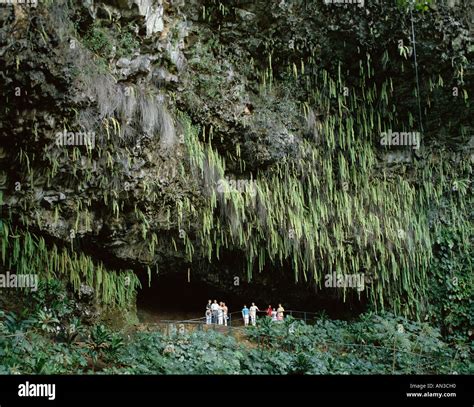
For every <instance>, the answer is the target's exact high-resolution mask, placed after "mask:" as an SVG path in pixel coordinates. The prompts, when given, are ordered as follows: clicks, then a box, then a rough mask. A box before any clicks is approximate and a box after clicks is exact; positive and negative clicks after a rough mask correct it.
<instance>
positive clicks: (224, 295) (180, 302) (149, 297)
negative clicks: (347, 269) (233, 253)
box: [137, 267, 367, 323]
mask: <svg viewBox="0 0 474 407" xmlns="http://www.w3.org/2000/svg"><path fill="white" fill-rule="evenodd" d="M229 268H230V267H229ZM230 274H232V273H230ZM255 277H256V278H255V280H254V281H253V282H251V283H246V282H244V281H241V282H240V285H239V286H238V287H235V286H234V285H233V284H232V283H231V282H232V279H230V280H229V281H224V280H221V282H220V283H219V282H216V283H212V282H208V281H202V280H200V279H199V278H198V277H196V276H194V278H193V276H192V275H191V278H190V281H188V272H187V271H175V272H170V273H167V274H164V275H161V276H157V275H156V274H153V273H152V278H151V285H149V284H148V276H147V275H146V273H144V274H142V275H140V281H141V284H142V288H141V289H140V290H139V291H138V295H137V310H138V317H139V320H140V321H141V322H143V323H154V322H159V321H163V320H176V321H179V320H188V319H194V318H203V317H204V311H205V307H206V304H207V301H208V300H209V299H210V300H217V301H218V302H220V301H224V302H225V303H226V304H227V306H228V307H229V312H235V311H240V310H241V309H242V306H243V304H247V306H250V304H251V302H255V303H256V304H257V305H258V306H259V307H260V309H261V310H264V309H266V308H267V306H268V304H272V306H274V307H277V306H278V303H279V302H281V303H282V304H283V306H284V308H285V309H286V310H297V311H307V312H308V313H318V314H320V313H323V314H325V315H326V316H327V317H329V318H332V319H344V320H351V319H354V318H357V316H358V315H359V314H360V313H362V312H364V311H366V308H367V301H366V300H364V299H362V300H360V299H357V298H356V296H354V295H353V296H352V297H351V296H350V295H348V297H349V298H348V299H346V301H345V302H344V301H343V299H342V297H341V296H336V295H334V293H335V291H334V290H319V291H315V290H314V288H310V287H308V285H307V284H301V283H300V284H295V283H294V281H293V280H292V279H291V278H292V276H291V275H290V274H289V273H281V275H280V278H276V279H272V280H274V281H273V282H269V281H267V280H265V281H260V280H261V279H260V277H259V275H256V276H255ZM294 316H296V315H294ZM235 317H237V318H239V316H238V315H237V316H234V317H233V318H235ZM298 317H300V318H302V317H303V315H302V314H300V315H298ZM313 317H314V316H313Z"/></svg>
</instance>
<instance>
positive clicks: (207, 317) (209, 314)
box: [206, 309, 212, 325]
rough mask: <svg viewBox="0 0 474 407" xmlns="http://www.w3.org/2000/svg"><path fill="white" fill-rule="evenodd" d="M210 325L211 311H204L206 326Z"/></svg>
mask: <svg viewBox="0 0 474 407" xmlns="http://www.w3.org/2000/svg"><path fill="white" fill-rule="evenodd" d="M211 323H212V311H211V310H210V309H206V325H210V324H211Z"/></svg>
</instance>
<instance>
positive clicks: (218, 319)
mask: <svg viewBox="0 0 474 407" xmlns="http://www.w3.org/2000/svg"><path fill="white" fill-rule="evenodd" d="M257 312H262V313H265V315H266V316H267V317H269V318H271V319H272V321H276V322H278V321H283V318H284V313H285V309H284V308H283V307H282V305H281V304H278V308H276V309H275V308H273V307H272V306H271V305H269V306H268V308H267V309H266V310H265V311H260V309H259V308H258V307H257V306H256V305H255V303H254V302H252V305H251V306H250V308H247V304H245V305H244V308H242V318H243V320H244V325H245V326H248V325H249V323H251V324H252V325H253V326H255V325H257ZM228 320H229V308H228V307H227V305H225V302H223V301H221V302H219V303H218V302H217V300H214V301H211V300H209V301H208V302H207V305H206V324H207V325H210V324H217V325H224V326H227V321H228Z"/></svg>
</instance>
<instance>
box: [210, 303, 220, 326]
mask: <svg viewBox="0 0 474 407" xmlns="http://www.w3.org/2000/svg"><path fill="white" fill-rule="evenodd" d="M218 310H219V304H218V303H217V300H214V302H213V303H212V305H211V312H212V323H213V324H217V317H218V315H217V313H218Z"/></svg>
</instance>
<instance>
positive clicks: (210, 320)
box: [206, 300, 229, 326]
mask: <svg viewBox="0 0 474 407" xmlns="http://www.w3.org/2000/svg"><path fill="white" fill-rule="evenodd" d="M228 314H229V309H228V308H227V305H225V302H222V301H221V302H220V303H219V304H218V303H217V300H214V302H212V301H211V300H209V301H208V302H207V305H206V324H207V325H210V324H218V325H224V326H227V320H228V319H229V316H228Z"/></svg>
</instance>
